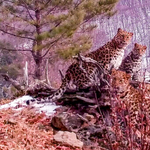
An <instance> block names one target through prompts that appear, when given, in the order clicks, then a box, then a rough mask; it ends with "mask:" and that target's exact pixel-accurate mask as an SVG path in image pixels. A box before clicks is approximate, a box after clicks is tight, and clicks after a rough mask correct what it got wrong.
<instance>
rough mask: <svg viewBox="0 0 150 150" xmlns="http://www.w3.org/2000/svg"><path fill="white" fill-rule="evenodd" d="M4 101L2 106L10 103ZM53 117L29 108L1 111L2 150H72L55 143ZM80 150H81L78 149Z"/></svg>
mask: <svg viewBox="0 0 150 150" xmlns="http://www.w3.org/2000/svg"><path fill="white" fill-rule="evenodd" d="M9 102H10V100H2V101H1V102H0V104H1V105H2V104H5V103H9ZM50 122H51V117H48V116H47V115H46V114H45V113H44V112H43V113H37V112H36V110H35V109H31V108H30V109H29V108H28V107H26V108H23V109H21V110H19V111H18V110H17V111H16V110H14V109H12V108H6V109H2V110H0V150H71V149H73V148H71V147H67V146H64V145H60V144H58V143H55V142H54V141H53V129H52V127H51V126H50ZM78 150H79V149H78Z"/></svg>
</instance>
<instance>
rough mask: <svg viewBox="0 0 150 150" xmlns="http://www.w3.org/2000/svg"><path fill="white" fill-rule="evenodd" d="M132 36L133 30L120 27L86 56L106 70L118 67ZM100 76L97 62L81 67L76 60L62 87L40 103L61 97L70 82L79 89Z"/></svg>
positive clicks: (87, 63)
mask: <svg viewBox="0 0 150 150" xmlns="http://www.w3.org/2000/svg"><path fill="white" fill-rule="evenodd" d="M132 37H133V33H132V32H127V31H125V30H123V29H121V28H118V31H117V34H116V35H115V36H114V37H113V39H112V40H111V41H109V42H107V43H106V44H105V45H103V46H102V47H100V48H98V49H97V50H95V51H93V52H90V53H88V54H86V55H85V57H87V58H91V59H93V60H95V61H97V62H98V63H99V65H100V66H101V67H102V68H103V69H104V70H105V71H109V70H110V69H111V68H112V67H114V68H118V67H119V66H120V64H121V62H122V59H123V56H124V50H125V48H126V47H127V46H128V45H129V44H130V42H131V40H132ZM85 71H86V73H85ZM98 76H99V70H98V68H97V67H96V65H95V64H93V63H91V62H84V63H82V67H81V65H80V64H79V62H78V61H75V62H73V63H72V64H71V65H70V66H69V68H68V69H67V71H66V74H65V77H64V78H63V79H62V84H61V86H60V88H59V89H58V90H57V91H56V92H55V93H54V94H52V95H50V96H49V97H47V99H45V100H44V101H43V102H39V103H46V102H51V101H55V100H58V99H60V98H61V97H62V96H63V94H64V93H65V91H66V89H67V88H68V86H69V85H70V83H71V84H73V85H75V86H76V88H77V89H84V88H87V87H91V86H92V85H94V84H96V83H98V82H99V80H98ZM95 82H96V83H95ZM28 104H29V103H28Z"/></svg>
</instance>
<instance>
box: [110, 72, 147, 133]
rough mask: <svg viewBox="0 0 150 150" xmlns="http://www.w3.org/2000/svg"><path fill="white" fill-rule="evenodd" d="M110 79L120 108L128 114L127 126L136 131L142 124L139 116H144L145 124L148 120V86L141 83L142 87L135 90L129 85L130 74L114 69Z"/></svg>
mask: <svg viewBox="0 0 150 150" xmlns="http://www.w3.org/2000/svg"><path fill="white" fill-rule="evenodd" d="M111 78H112V82H111V85H112V89H113V92H114V93H115V94H116V97H117V99H118V100H119V101H121V104H122V108H126V111H127V112H128V124H129V125H130V127H132V129H133V130H134V131H136V130H137V129H138V128H137V126H139V125H140V124H141V123H142V121H141V115H142V116H145V119H146V121H147V122H149V120H150V84H148V83H147V84H146V83H141V85H143V84H144V86H142V88H141V89H140V88H139V89H136V88H134V87H133V86H132V85H131V84H130V81H131V75H130V74H128V73H126V72H124V71H120V70H115V69H112V73H111ZM143 90H144V91H143ZM124 105H125V106H124ZM141 113H142V114H141Z"/></svg>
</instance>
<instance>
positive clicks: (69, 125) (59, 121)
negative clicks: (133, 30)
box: [51, 112, 83, 131]
mask: <svg viewBox="0 0 150 150" xmlns="http://www.w3.org/2000/svg"><path fill="white" fill-rule="evenodd" d="M51 124H52V127H54V128H55V129H57V130H62V131H73V130H75V129H79V128H80V127H81V126H82V124H83V120H82V119H81V118H80V117H78V115H75V114H72V113H67V112H63V113H59V114H57V115H56V116H54V117H53V118H52V121H51Z"/></svg>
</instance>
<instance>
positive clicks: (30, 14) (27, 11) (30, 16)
mask: <svg viewBox="0 0 150 150" xmlns="http://www.w3.org/2000/svg"><path fill="white" fill-rule="evenodd" d="M22 1H23V3H24V5H25V8H26V10H27V12H28V14H29V16H30V18H31V19H32V20H34V18H33V17H32V15H31V13H30V11H29V9H28V7H27V4H26V3H25V1H24V0H22Z"/></svg>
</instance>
